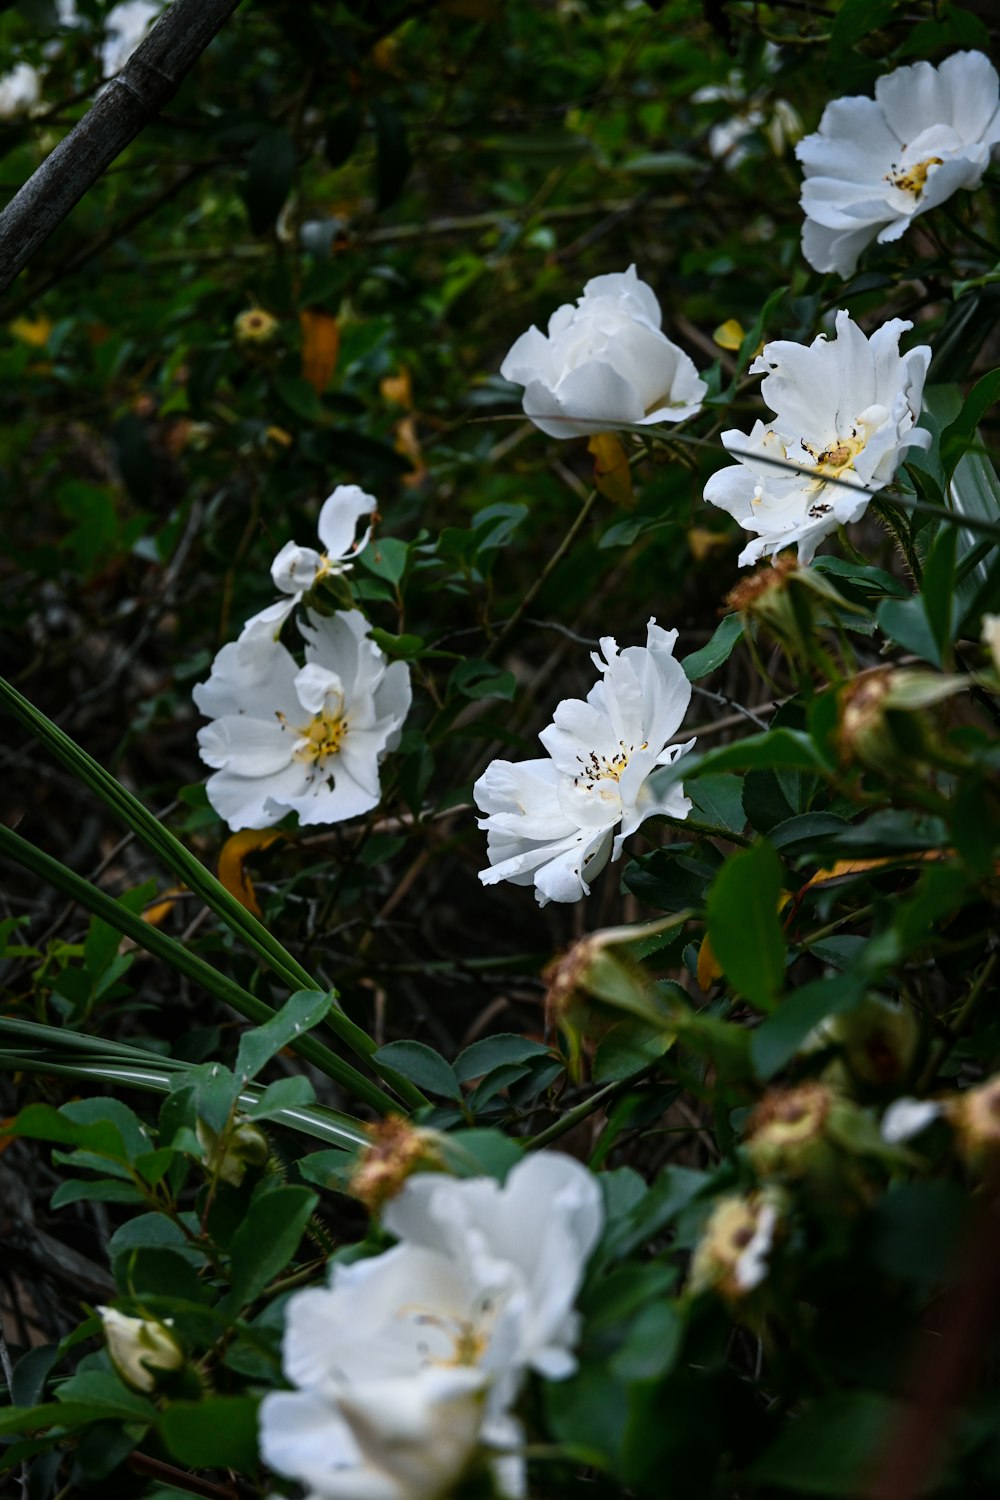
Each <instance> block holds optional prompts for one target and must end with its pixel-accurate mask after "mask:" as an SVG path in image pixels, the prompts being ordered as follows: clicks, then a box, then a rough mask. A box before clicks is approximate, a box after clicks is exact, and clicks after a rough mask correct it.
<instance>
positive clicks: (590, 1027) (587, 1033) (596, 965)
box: [542, 917, 676, 1077]
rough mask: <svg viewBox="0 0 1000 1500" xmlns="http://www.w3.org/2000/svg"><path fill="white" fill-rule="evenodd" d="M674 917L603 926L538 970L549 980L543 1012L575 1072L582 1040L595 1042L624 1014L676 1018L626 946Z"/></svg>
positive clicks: (655, 1021) (651, 1019) (662, 1022)
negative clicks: (566, 1048)
mask: <svg viewBox="0 0 1000 1500" xmlns="http://www.w3.org/2000/svg"><path fill="white" fill-rule="evenodd" d="M675 921H676V919H675V918H674V917H665V918H663V919H662V920H661V921H657V922H647V923H645V924H644V925H642V926H638V927H607V928H605V929H604V930H603V931H601V932H593V933H591V934H590V936H589V937H585V938H581V940H580V941H579V942H578V943H574V945H573V947H572V948H570V949H569V950H568V951H567V952H566V953H562V954H560V955H559V956H558V957H556V958H554V959H553V960H552V962H551V963H550V964H549V965H548V966H547V967H546V968H545V969H544V970H543V973H542V978H543V979H544V980H545V981H546V983H547V985H548V991H547V993H546V996H545V1016H546V1021H547V1023H548V1025H549V1026H558V1028H559V1030H560V1031H561V1032H562V1033H563V1035H564V1037H565V1038H566V1040H567V1042H568V1044H569V1049H570V1066H571V1072H572V1073H573V1074H574V1076H576V1077H579V1061H580V1054H581V1050H582V1046H583V1043H584V1041H585V1040H587V1041H596V1040H600V1038H601V1037H602V1036H603V1035H604V1033H605V1032H606V1031H608V1030H609V1028H610V1027H611V1026H613V1025H614V1024H615V1023H616V1022H618V1021H620V1020H621V1019H622V1018H623V1016H630V1017H632V1018H633V1019H634V1020H638V1021H643V1022H645V1023H646V1025H648V1026H652V1027H654V1028H658V1029H662V1030H672V1028H673V1023H674V1020H675V1019H676V1017H675V1016H674V1014H673V1013H672V1011H671V1010H670V1007H669V1006H668V1005H666V1004H665V1003H664V1001H663V999H662V997H661V996H660V995H659V994H658V992H657V989H656V986H655V984H654V982H653V980H652V978H651V977H650V976H649V975H648V974H647V973H646V972H645V970H644V969H643V968H642V967H641V966H640V965H639V964H638V963H636V961H635V959H634V958H633V957H632V956H631V954H630V952H629V951H628V945H629V944H630V943H635V942H640V941H642V940H643V939H644V938H648V937H653V936H655V935H656V934H657V933H660V932H662V931H664V930H665V929H666V928H668V927H670V926H672V925H674V924H675Z"/></svg>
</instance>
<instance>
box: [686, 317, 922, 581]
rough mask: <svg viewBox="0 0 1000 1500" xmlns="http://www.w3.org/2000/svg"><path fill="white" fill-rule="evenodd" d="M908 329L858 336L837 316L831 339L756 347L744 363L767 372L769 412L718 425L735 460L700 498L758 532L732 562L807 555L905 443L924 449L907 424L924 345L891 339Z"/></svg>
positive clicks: (860, 504) (865, 498) (856, 513)
mask: <svg viewBox="0 0 1000 1500" xmlns="http://www.w3.org/2000/svg"><path fill="white" fill-rule="evenodd" d="M912 326H913V325H912V323H904V322H901V321H900V320H899V319H898V318H893V319H891V320H890V322H888V323H884V324H883V325H882V327H881V328H879V329H877V330H876V332H875V333H873V334H872V336H871V338H867V337H866V336H865V334H864V333H863V332H862V331H861V329H860V328H859V327H858V326H857V324H856V323H853V322H852V321H851V318H850V316H849V314H848V313H846V312H838V314H837V322H836V330H837V331H836V336H835V338H834V339H832V340H829V339H827V337H826V335H825V334H820V335H819V336H818V338H816V339H814V340H813V342H812V343H811V344H809V345H808V346H807V345H804V344H793V343H790V342H786V341H784V340H780V341H778V342H775V343H771V344H766V345H765V347H764V351H763V353H762V354H761V355H760V356H759V357H758V358H757V359H756V360H755V361H754V363H753V364H752V365H751V366H750V373H751V374H754V375H756V374H761V373H764V374H765V375H766V378H765V380H764V381H763V383H762V385H761V395H762V396H763V397H764V400H765V401H766V402H767V404H768V406H770V407H771V409H772V410H773V411H774V413H775V416H774V418H773V419H772V421H771V422H769V423H767V424H766V425H765V423H763V422H760V421H758V422H756V423H755V424H754V427H753V430H752V432H750V433H744V432H739V431H736V430H732V431H729V432H724V433H723V434H722V441H723V443H724V444H725V446H726V447H727V448H728V449H729V451H730V453H731V454H732V455H733V457H734V458H737V459H738V460H739V462H738V463H737V464H734V465H732V466H731V467H730V468H726V469H720V470H719V471H718V473H716V474H713V475H712V477H711V479H710V480H709V481H708V484H707V485H706V486H705V499H706V500H707V501H709V503H710V504H712V505H718V506H720V507H721V508H722V509H723V510H726V511H728V512H729V514H730V515H731V516H733V517H734V518H735V519H736V520H737V521H739V523H740V525H741V526H743V527H744V528H745V529H746V530H747V531H752V532H756V533H757V536H756V538H755V540H754V541H752V542H750V543H748V545H747V546H746V547H744V549H743V551H742V552H741V553H740V559H739V561H740V565H741V567H746V566H747V565H749V564H750V563H755V562H757V561H758V559H759V558H761V557H769V556H771V555H772V554H773V553H775V552H779V551H780V550H781V548H783V547H790V546H791V545H792V544H793V543H795V544H796V545H797V547H798V559H799V562H800V563H808V562H810V561H811V560H812V558H813V556H814V554H815V551H816V548H817V546H818V545H819V543H820V542H821V541H822V539H823V538H824V537H825V536H828V535H829V534H830V532H832V531H835V530H836V529H837V527H838V526H841V525H845V524H847V523H848V522H851V521H857V520H860V518H861V516H862V515H863V514H864V511H865V509H866V507H867V505H868V502H869V500H870V499H871V492H872V491H875V490H880V489H882V488H883V486H885V485H887V484H889V483H890V481H891V480H892V477H893V475H894V474H895V472H896V470H897V468H898V467H899V464H900V462H901V461H902V455H903V453H904V452H905V451H906V450H907V449H908V448H927V447H929V446H930V442H931V434H930V433H929V432H926V431H924V430H923V429H921V428H918V427H917V425H916V423H917V419H918V417H919V415H920V409H921V404H922V400H923V388H924V378H925V376H926V374H927V366H928V364H929V362H930V357H931V351H930V349H929V348H927V346H926V345H923V344H921V345H920V346H919V347H918V348H916V349H911V350H910V351H909V353H907V354H900V352H899V339H900V335H901V334H902V333H903V332H905V331H906V330H907V329H909V328H912ZM768 460H777V462H769V461H768ZM783 462H784V463H788V464H796V465H798V466H799V468H800V469H806V470H808V471H809V472H807V473H800V472H797V471H796V470H793V469H786V468H782V467H781V464H782V463H783ZM831 481H836V482H831ZM859 490H860V491H861V492H862V493H860V494H859V493H858V491H859Z"/></svg>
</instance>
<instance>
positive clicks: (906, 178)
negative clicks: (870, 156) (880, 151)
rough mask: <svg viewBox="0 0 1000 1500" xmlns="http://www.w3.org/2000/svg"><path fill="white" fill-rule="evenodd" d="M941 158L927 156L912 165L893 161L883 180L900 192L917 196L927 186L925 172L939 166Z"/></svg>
mask: <svg viewBox="0 0 1000 1500" xmlns="http://www.w3.org/2000/svg"><path fill="white" fill-rule="evenodd" d="M943 160H944V158H943V157H940V156H928V157H925V158H924V160H923V161H918V162H916V163H915V164H914V165H913V166H912V167H900V166H898V165H897V163H896V162H893V163H892V166H891V167H890V169H889V171H888V172H886V174H885V181H886V182H888V183H890V184H891V185H892V186H893V187H895V188H899V189H900V191H901V192H904V193H912V194H913V196H914V198H919V197H920V196H921V194H922V193H923V191H924V188H925V187H926V186H927V173H928V172H929V171H930V169H931V167H939V166H941V164H942V162H943Z"/></svg>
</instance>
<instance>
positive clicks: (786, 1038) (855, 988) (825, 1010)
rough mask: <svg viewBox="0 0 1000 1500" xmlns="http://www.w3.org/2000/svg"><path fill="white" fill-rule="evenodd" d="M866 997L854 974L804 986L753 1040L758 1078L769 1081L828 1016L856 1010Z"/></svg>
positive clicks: (751, 1043) (764, 1025) (821, 980)
mask: <svg viewBox="0 0 1000 1500" xmlns="http://www.w3.org/2000/svg"><path fill="white" fill-rule="evenodd" d="M863 998H864V985H863V983H862V982H861V981H860V980H859V979H857V978H856V977H854V976H853V975H847V974H838V975H836V976H835V977H834V978H832V979H817V980H815V981H814V982H813V983H812V984H806V985H803V986H802V988H801V989H798V990H795V991H794V992H793V993H792V994H791V995H789V996H788V997H787V999H785V1000H783V1001H782V1002H781V1004H780V1005H779V1006H778V1009H777V1010H776V1011H775V1012H774V1013H773V1014H772V1015H770V1016H768V1018H767V1020H766V1021H764V1022H763V1024H762V1025H760V1026H758V1027H757V1028H756V1029H755V1031H754V1032H753V1035H752V1036H751V1039H750V1056H751V1057H752V1059H753V1064H754V1068H755V1069H756V1072H757V1077H758V1078H759V1079H760V1080H761V1081H762V1082H766V1081H767V1079H769V1078H771V1077H773V1075H774V1074H775V1073H777V1072H778V1071H779V1069H781V1068H783V1067H784V1066H785V1063H787V1062H789V1061H790V1060H791V1058H793V1057H794V1056H795V1054H796V1052H797V1051H798V1049H799V1047H800V1046H801V1045H802V1043H803V1042H804V1041H805V1039H806V1037H807V1036H808V1035H809V1033H810V1032H811V1031H812V1030H813V1028H814V1027H816V1026H818V1025H819V1023H820V1022H821V1021H825V1020H826V1018H827V1016H833V1015H840V1014H842V1013H843V1012H844V1011H848V1010H853V1009H854V1007H855V1006H856V1005H860V1004H861V1001H862V1000H863Z"/></svg>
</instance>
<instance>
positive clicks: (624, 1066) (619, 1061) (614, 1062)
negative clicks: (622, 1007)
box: [592, 1021, 671, 1083]
mask: <svg viewBox="0 0 1000 1500" xmlns="http://www.w3.org/2000/svg"><path fill="white" fill-rule="evenodd" d="M670 1044H671V1036H670V1033H669V1032H667V1031H664V1029H663V1027H662V1026H655V1027H654V1026H648V1025H646V1024H645V1023H644V1022H642V1021H619V1022H617V1024H616V1025H614V1026H612V1028H611V1030H610V1031H608V1032H606V1033H605V1035H604V1036H603V1037H602V1038H601V1040H600V1042H599V1043H598V1045H597V1050H596V1051H595V1053H594V1061H593V1066H592V1073H593V1079H594V1082H595V1083H617V1082H618V1081H619V1080H620V1079H623V1078H631V1077H632V1076H633V1075H634V1074H635V1073H641V1072H643V1071H644V1070H645V1069H646V1068H648V1067H649V1066H650V1064H651V1063H654V1062H656V1060H657V1058H660V1057H662V1056H663V1054H664V1053H665V1052H666V1051H667V1049H668V1047H669V1046H670Z"/></svg>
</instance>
